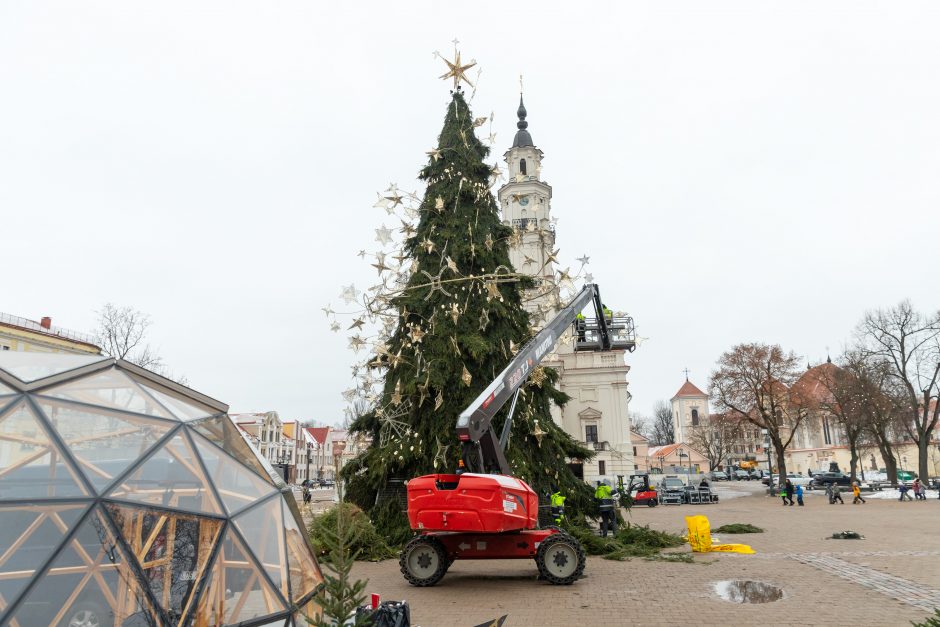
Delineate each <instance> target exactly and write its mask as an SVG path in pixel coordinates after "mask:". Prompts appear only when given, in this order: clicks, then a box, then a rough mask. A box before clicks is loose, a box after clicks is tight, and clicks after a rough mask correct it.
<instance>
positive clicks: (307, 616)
mask: <svg viewBox="0 0 940 627" xmlns="http://www.w3.org/2000/svg"><path fill="white" fill-rule="evenodd" d="M322 613H323V608H321V607H320V604H319V603H317V597H313V598H312V599H310V600H309V601H307V602H306V603H304V604H303V605H302V606H301V607H300V609H299V610H297V611H296V612H294V626H295V627H310V625H311V624H313V625H315V624H317V619H319V618H320V614H322Z"/></svg>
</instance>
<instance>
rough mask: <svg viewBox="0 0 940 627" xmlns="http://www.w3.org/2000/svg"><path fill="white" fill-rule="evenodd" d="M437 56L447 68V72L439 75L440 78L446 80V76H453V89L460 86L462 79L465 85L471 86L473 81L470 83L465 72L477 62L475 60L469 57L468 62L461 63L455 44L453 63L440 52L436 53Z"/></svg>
mask: <svg viewBox="0 0 940 627" xmlns="http://www.w3.org/2000/svg"><path fill="white" fill-rule="evenodd" d="M455 41H456V40H455ZM437 56H439V57H441V60H442V61H443V62H444V63H446V64H447V68H448V72H447V73H446V74H442V75H441V80H445V81H446V80H447V79H448V78H453V79H454V89H458V88H459V87H460V81H463V82H465V83H466V84H467V85H470V87H473V83H471V82H470V79H469V78H467V74H466V72H467V70H469V69H470V68H472V67H473V66H475V65H476V64H477V62H476V60H474V59H470V63H468V64H467V65H463V64H462V63H461V60H460V51H459V50H457V46H456V45H455V46H454V61H453V63H451V62H450V61H448V60H447V59H445V58H444V57H442V56H441V55H440V53H438V54H437Z"/></svg>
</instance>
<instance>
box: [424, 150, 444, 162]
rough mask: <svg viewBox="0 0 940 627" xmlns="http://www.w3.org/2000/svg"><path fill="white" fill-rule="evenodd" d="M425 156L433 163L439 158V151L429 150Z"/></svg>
mask: <svg viewBox="0 0 940 627" xmlns="http://www.w3.org/2000/svg"><path fill="white" fill-rule="evenodd" d="M425 154H426V155H427V156H429V157H431V158H432V159H434V160H435V161H437V160H438V159H440V158H441V151H440V150H438V149H437V148H435V149H434V150H429V151H427V152H426V153H425Z"/></svg>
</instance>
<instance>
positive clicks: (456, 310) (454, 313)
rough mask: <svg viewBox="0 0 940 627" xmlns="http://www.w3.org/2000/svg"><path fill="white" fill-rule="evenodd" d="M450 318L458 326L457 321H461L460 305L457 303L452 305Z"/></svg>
mask: <svg viewBox="0 0 940 627" xmlns="http://www.w3.org/2000/svg"><path fill="white" fill-rule="evenodd" d="M450 317H451V319H452V320H453V321H454V324H457V321H458V320H459V319H460V305H458V304H457V303H451V304H450Z"/></svg>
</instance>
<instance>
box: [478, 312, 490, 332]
mask: <svg viewBox="0 0 940 627" xmlns="http://www.w3.org/2000/svg"><path fill="white" fill-rule="evenodd" d="M489 324H490V312H489V311H488V310H486V309H484V310H483V311H481V312H480V330H481V331H486V327H487V326H489Z"/></svg>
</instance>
